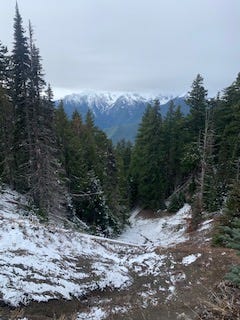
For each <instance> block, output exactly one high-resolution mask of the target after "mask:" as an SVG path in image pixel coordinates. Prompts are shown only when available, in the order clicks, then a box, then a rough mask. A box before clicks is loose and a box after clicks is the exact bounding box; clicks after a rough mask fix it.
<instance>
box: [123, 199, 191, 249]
mask: <svg viewBox="0 0 240 320" xmlns="http://www.w3.org/2000/svg"><path fill="white" fill-rule="evenodd" d="M190 210H191V207H190V206H189V205H188V204H185V205H184V207H183V208H182V209H180V210H179V211H178V212H177V213H176V214H172V215H169V216H165V217H161V216H160V217H159V218H154V219H145V218H141V217H139V216H138V212H139V210H138V209H136V210H135V211H134V212H133V213H132V215H131V217H130V219H129V220H130V226H128V227H127V228H126V230H125V231H124V232H123V233H122V235H121V236H120V237H119V240H121V241H126V242H130V243H134V244H138V245H159V246H161V247H170V246H173V245H176V244H178V243H181V242H184V241H186V240H187V239H188V236H187V235H186V228H187V223H186V220H187V219H189V218H190Z"/></svg>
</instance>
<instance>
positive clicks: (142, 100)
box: [62, 91, 186, 142]
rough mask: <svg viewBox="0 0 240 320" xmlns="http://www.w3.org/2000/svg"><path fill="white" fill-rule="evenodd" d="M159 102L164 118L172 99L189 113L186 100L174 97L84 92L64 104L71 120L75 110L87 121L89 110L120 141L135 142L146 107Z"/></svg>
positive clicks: (68, 98)
mask: <svg viewBox="0 0 240 320" xmlns="http://www.w3.org/2000/svg"><path fill="white" fill-rule="evenodd" d="M155 99H158V100H159V102H160V105H161V113H162V115H163V116H164V115H165V114H166V112H167V110H168V106H169V102H170V100H174V102H175V104H176V105H181V107H182V110H183V112H186V103H185V101H184V97H174V96H173V95H161V94H140V93H131V92H99V91H82V92H80V93H73V94H70V95H67V96H65V97H64V98H63V99H62V101H63V104H64V108H65V111H66V113H67V115H68V116H69V117H71V115H72V113H73V112H74V110H78V112H79V113H80V114H81V115H82V116H83V118H84V117H85V115H86V113H87V111H88V109H90V110H92V112H93V114H94V116H95V123H96V125H97V126H98V127H99V128H101V129H102V130H104V131H105V132H106V133H107V135H108V136H109V137H110V138H112V139H113V141H114V142H116V141H118V140H120V139H122V138H125V139H128V140H134V138H135V136H136V132H137V127H138V124H139V123H140V121H141V118H142V115H143V113H144V110H145V108H146V105H147V104H148V103H153V101H154V100H155Z"/></svg>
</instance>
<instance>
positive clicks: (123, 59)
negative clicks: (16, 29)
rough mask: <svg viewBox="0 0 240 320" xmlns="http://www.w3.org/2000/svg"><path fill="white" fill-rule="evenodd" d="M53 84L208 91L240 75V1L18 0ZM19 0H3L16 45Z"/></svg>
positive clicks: (1, 36) (5, 38)
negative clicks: (197, 82) (196, 84)
mask: <svg viewBox="0 0 240 320" xmlns="http://www.w3.org/2000/svg"><path fill="white" fill-rule="evenodd" d="M18 3H19V8H20V12H21V14H22V16H23V19H24V22H25V25H27V22H28V19H29V18H30V19H31V21H32V23H33V26H34V27H35V37H36V39H37V44H38V46H39V47H40V52H41V55H42V57H43V64H44V69H45V72H46V78H47V80H49V81H50V82H51V83H52V86H53V87H56V88H62V92H63V90H69V91H77V90H78V89H82V88H91V89H98V90H120V91H121V90H127V91H149V90H151V91H158V92H161V93H166V92H173V93H181V92H182V91H185V90H188V89H189V87H190V85H191V83H192V81H193V79H194V78H195V76H196V74H197V73H201V74H202V75H203V77H204V78H205V86H206V88H208V89H209V92H210V93H211V94H212V93H215V92H216V91H218V90H219V89H222V88H224V87H226V86H227V85H229V84H230V83H231V82H232V81H233V80H234V78H235V77H236V75H237V73H238V72H239V71H240V62H239V61H240V42H239V30H240V1H239V0H211V1H209V0H181V1H179V0H164V1H163V0H115V1H113V0H68V1H65V0H58V1H57V0H48V1H47V0H41V1H40V0H37V1H31V0H19V1H18ZM14 7H15V0H10V1H4V0H0V30H1V31H2V32H1V33H0V40H2V42H3V43H5V44H8V45H9V47H11V43H12V25H13V16H14ZM58 92H59V89H58Z"/></svg>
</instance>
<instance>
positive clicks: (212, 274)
mask: <svg viewBox="0 0 240 320" xmlns="http://www.w3.org/2000/svg"><path fill="white" fill-rule="evenodd" d="M0 203H1V212H0V223H1V228H0V237H1V243H0V252H1V255H0V257H1V258H0V259H1V261H0V263H1V269H0V297H1V308H0V316H1V320H5V319H9V318H10V317H11V319H25V320H26V319H29V320H31V319H39V320H40V319H41V320H44V319H60V316H62V318H61V319H78V320H81V319H95V320H96V319H99V320H100V319H162V320H163V319H179V318H178V315H179V314H182V313H184V314H186V315H190V316H192V315H193V314H194V312H193V310H194V308H195V306H196V305H197V304H198V301H199V299H200V298H205V297H206V294H207V292H208V291H209V290H211V288H213V286H214V284H215V283H216V282H217V281H219V280H220V279H221V278H222V277H223V275H224V274H225V272H226V270H227V269H228V267H229V265H231V264H232V263H233V262H234V261H235V260H236V257H235V255H234V254H233V253H231V254H229V252H228V254H227V250H225V249H224V250H223V249H213V248H211V246H210V245H209V244H210V236H211V228H212V222H213V221H212V220H206V221H205V222H204V223H203V225H202V226H201V227H200V228H199V230H198V231H197V232H196V233H194V234H188V233H187V230H186V227H187V221H188V219H189V218H190V206H188V205H185V206H184V207H183V208H182V209H181V210H180V211H179V212H178V213H177V214H176V215H170V216H169V215H166V214H165V215H163V216H162V217H161V216H156V214H155V215H151V214H150V213H149V212H139V210H135V211H134V212H133V213H132V215H131V218H130V226H129V227H128V228H127V229H126V230H125V232H124V233H123V234H122V235H121V236H120V237H119V239H118V240H111V239H106V238H101V237H96V236H90V235H87V234H83V233H78V232H75V231H72V230H69V229H65V228H60V227H56V226H54V225H45V224H41V223H40V222H39V221H38V219H37V218H36V217H35V216H33V215H31V214H29V213H27V212H26V211H25V206H26V199H24V197H21V196H20V195H19V194H17V193H16V192H12V191H11V190H9V189H5V190H2V193H1V196H0ZM123 240H124V241H125V242H124V241H123ZM220 261H221V263H220ZM206 268H207V269H206ZM63 316H64V317H63ZM54 317H55V318H54ZM127 317H128V318H127ZM191 319H192V318H191Z"/></svg>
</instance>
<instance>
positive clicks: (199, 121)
mask: <svg viewBox="0 0 240 320" xmlns="http://www.w3.org/2000/svg"><path fill="white" fill-rule="evenodd" d="M206 97H207V90H206V89H205V88H204V86H203V77H202V76H201V75H200V74H198V75H197V77H196V79H195V80H194V81H193V84H192V90H191V91H190V92H189V95H188V98H187V99H186V103H187V104H188V105H189V107H190V115H189V122H188V126H189V129H190V130H191V136H192V140H193V141H194V140H195V141H197V139H198V138H199V136H200V135H201V133H203V129H204V121H205V114H206V107H207V99H206Z"/></svg>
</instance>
